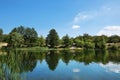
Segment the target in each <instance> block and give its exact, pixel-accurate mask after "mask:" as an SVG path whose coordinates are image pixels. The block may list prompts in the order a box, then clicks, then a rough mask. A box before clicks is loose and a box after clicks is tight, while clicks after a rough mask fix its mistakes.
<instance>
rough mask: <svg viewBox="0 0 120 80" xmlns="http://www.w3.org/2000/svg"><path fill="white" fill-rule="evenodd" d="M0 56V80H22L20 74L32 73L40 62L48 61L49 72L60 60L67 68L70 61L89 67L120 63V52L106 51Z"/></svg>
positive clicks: (13, 51)
mask: <svg viewBox="0 0 120 80" xmlns="http://www.w3.org/2000/svg"><path fill="white" fill-rule="evenodd" d="M1 53H6V54H3V55H2V54H1V55H0V80H20V79H21V76H20V74H22V73H24V72H32V71H33V69H34V68H35V67H36V65H37V61H38V60H39V61H40V62H41V63H42V61H43V60H45V61H46V63H47V65H48V67H49V70H52V71H54V70H55V69H56V68H57V66H58V64H59V60H62V62H63V63H65V64H66V66H69V63H70V61H76V62H80V63H81V62H83V63H84V64H85V65H89V64H90V63H92V62H95V63H102V64H107V63H109V62H113V63H120V51H106V50H78V51H67V50H65V51H48V52H47V51H46V52H34V51H33V52H29V51H15V50H8V51H7V52H5V51H4V52H2V51H1Z"/></svg>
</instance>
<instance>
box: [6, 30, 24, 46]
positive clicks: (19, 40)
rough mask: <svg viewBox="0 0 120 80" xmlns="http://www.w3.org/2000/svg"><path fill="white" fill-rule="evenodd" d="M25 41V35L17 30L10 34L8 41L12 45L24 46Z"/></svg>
mask: <svg viewBox="0 0 120 80" xmlns="http://www.w3.org/2000/svg"><path fill="white" fill-rule="evenodd" d="M23 42H24V38H23V36H22V35H21V34H19V33H17V32H13V33H11V34H9V35H8V39H7V43H8V45H9V46H10V47H22V46H23Z"/></svg>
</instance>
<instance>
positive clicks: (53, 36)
mask: <svg viewBox="0 0 120 80" xmlns="http://www.w3.org/2000/svg"><path fill="white" fill-rule="evenodd" d="M46 45H47V46H48V47H50V48H55V47H57V46H58V45H59V36H58V34H57V32H56V30H55V29H51V30H50V31H49V34H48V35H47V37H46Z"/></svg>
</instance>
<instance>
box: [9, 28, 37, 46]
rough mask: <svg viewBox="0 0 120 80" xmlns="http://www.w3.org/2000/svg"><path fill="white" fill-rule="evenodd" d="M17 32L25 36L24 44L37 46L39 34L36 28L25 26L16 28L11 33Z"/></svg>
mask: <svg viewBox="0 0 120 80" xmlns="http://www.w3.org/2000/svg"><path fill="white" fill-rule="evenodd" d="M13 32H17V33H19V34H21V35H22V36H23V38H24V44H25V45H27V46H35V45H36V41H37V37H38V34H37V32H36V31H35V29H34V28H29V27H27V28H25V27H23V26H20V27H17V28H14V29H13V30H12V31H11V32H10V33H13Z"/></svg>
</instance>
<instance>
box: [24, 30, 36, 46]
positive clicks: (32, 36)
mask: <svg viewBox="0 0 120 80" xmlns="http://www.w3.org/2000/svg"><path fill="white" fill-rule="evenodd" d="M23 37H24V39H25V44H26V45H28V46H35V45H36V41H37V37H38V34H37V32H36V31H35V29H34V28H26V29H25V34H24V36H23Z"/></svg>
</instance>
